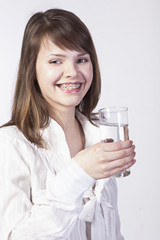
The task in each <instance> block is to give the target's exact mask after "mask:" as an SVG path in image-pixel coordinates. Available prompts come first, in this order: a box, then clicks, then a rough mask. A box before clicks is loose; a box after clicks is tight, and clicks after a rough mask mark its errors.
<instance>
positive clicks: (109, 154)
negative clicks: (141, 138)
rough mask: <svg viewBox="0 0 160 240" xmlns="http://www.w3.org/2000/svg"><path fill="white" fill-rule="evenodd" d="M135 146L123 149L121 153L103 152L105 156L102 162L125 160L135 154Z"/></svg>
mask: <svg viewBox="0 0 160 240" xmlns="http://www.w3.org/2000/svg"><path fill="white" fill-rule="evenodd" d="M134 149H135V146H134V145H133V146H131V147H129V148H126V149H122V150H119V151H113V152H103V156H102V158H101V160H102V161H107V162H108V161H113V160H118V159H123V158H125V157H127V156H130V155H132V154H133V153H135V152H134Z"/></svg>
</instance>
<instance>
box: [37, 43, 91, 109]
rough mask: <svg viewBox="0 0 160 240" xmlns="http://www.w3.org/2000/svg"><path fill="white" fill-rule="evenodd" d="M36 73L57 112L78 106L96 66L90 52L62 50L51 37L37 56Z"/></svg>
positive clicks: (44, 92) (50, 103)
mask: <svg viewBox="0 0 160 240" xmlns="http://www.w3.org/2000/svg"><path fill="white" fill-rule="evenodd" d="M36 76H37V81H38V84H39V87H40V89H41V92H42V95H43V97H44V98H45V100H46V101H47V102H48V103H49V105H50V106H51V108H52V109H53V111H54V110H56V109H57V110H61V109H62V110H63V109H64V107H65V108H75V106H77V105H78V104H79V103H80V102H81V100H82V99H83V97H84V96H85V94H86V93H87V91H88V90H89V88H90V86H91V83H92V79H93V66H92V62H91V59H90V56H89V54H88V53H86V52H84V51H80V52H77V51H74V50H73V51H71V50H68V49H61V48H59V47H58V46H57V45H55V44H54V43H53V42H51V41H49V40H47V41H44V42H43V43H42V44H41V47H40V51H39V53H38V56H37V62H36Z"/></svg>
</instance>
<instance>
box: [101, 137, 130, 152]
mask: <svg viewBox="0 0 160 240" xmlns="http://www.w3.org/2000/svg"><path fill="white" fill-rule="evenodd" d="M100 144H101V148H102V149H103V150H104V151H106V152H113V151H118V150H121V149H125V148H129V147H131V146H132V144H133V142H132V141H131V140H127V141H122V142H111V143H100Z"/></svg>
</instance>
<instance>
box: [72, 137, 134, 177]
mask: <svg viewBox="0 0 160 240" xmlns="http://www.w3.org/2000/svg"><path fill="white" fill-rule="evenodd" d="M134 149H135V146H134V145H133V142H132V141H130V140H128V141H123V142H113V143H101V142H100V143H97V144H95V145H93V146H91V147H88V148H86V149H84V150H82V151H80V152H79V153H78V154H76V155H75V156H74V159H75V161H76V162H77V163H78V164H79V165H80V166H81V167H82V168H83V169H84V170H85V171H86V172H87V173H88V174H89V175H90V176H91V177H92V178H94V179H101V178H108V177H111V176H113V175H115V174H117V173H119V172H121V171H124V170H126V169H127V168H130V167H131V166H132V165H133V164H134V163H135V162H136V161H135V160H134V157H135V152H134Z"/></svg>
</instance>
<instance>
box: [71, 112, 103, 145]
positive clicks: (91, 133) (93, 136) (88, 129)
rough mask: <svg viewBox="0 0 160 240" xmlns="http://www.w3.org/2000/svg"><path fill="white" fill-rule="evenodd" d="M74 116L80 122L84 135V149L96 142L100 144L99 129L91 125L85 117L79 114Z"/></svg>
mask: <svg viewBox="0 0 160 240" xmlns="http://www.w3.org/2000/svg"><path fill="white" fill-rule="evenodd" d="M76 116H77V118H78V120H79V121H80V123H81V125H82V128H83V131H84V134H85V140H86V147H87V146H90V145H93V144H95V143H97V142H100V141H101V139H100V132H99V127H98V126H96V125H94V124H92V123H91V122H90V121H89V120H88V119H87V117H85V116H84V115H83V114H81V113H80V112H78V111H77V112H76Z"/></svg>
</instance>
